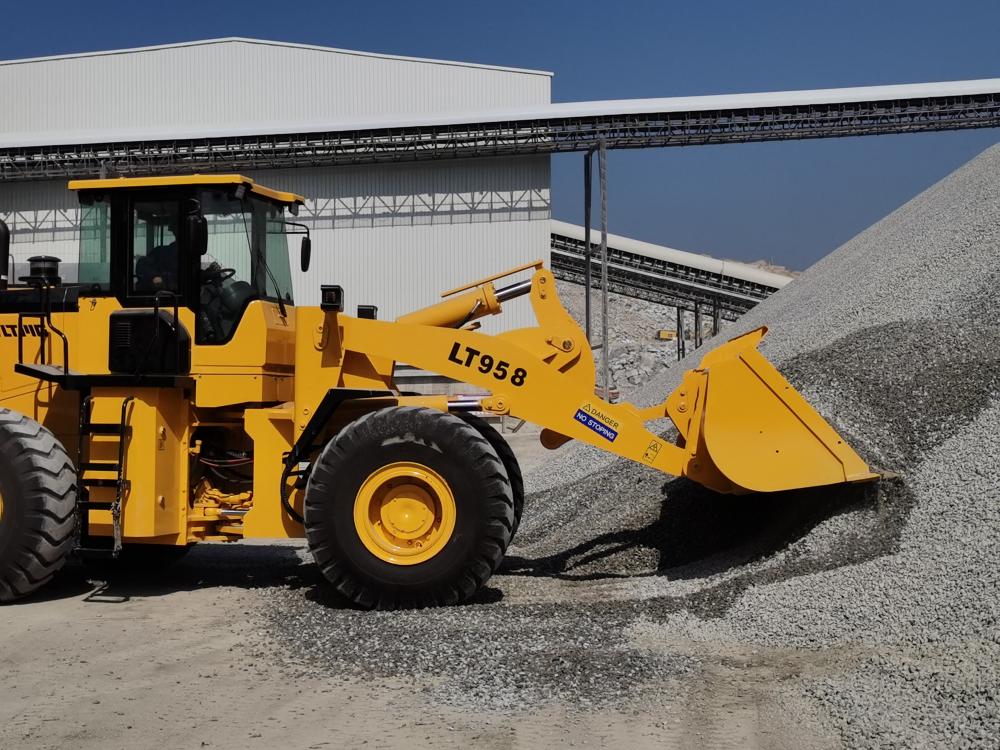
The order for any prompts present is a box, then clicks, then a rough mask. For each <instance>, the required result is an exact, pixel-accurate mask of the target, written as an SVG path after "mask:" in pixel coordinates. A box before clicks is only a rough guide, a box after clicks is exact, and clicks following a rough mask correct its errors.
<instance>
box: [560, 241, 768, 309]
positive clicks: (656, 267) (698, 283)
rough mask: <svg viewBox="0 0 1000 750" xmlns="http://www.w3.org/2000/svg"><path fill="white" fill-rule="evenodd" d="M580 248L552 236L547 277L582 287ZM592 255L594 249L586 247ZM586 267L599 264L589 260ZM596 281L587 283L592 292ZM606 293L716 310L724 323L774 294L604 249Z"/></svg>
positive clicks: (578, 244) (727, 278)
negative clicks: (588, 264) (589, 264)
mask: <svg viewBox="0 0 1000 750" xmlns="http://www.w3.org/2000/svg"><path fill="white" fill-rule="evenodd" d="M584 247H585V245H584V242H583V241H581V240H578V239H575V238H572V237H566V236H565V235H561V234H553V235H552V260H551V265H552V272H553V273H554V274H555V276H556V278H559V279H562V280H564V281H570V282H573V283H574V284H585V283H586V270H587V266H586V261H585V259H584ZM591 247H592V248H593V250H592V252H594V250H596V249H597V247H598V246H597V245H595V244H593V243H592V244H591ZM591 263H592V264H593V265H594V266H597V267H599V266H600V263H599V262H595V260H594V259H593V258H592V260H591ZM598 282H599V276H597V277H595V278H594V279H592V282H591V283H592V286H593V287H594V288H598ZM608 288H609V290H610V291H612V292H615V293H617V294H622V295H625V296H627V297H635V298H637V299H643V300H647V301H649V302H656V303H659V304H661V305H668V306H670V307H680V308H683V309H686V310H694V309H695V305H704V306H705V307H706V308H709V309H711V308H714V307H717V308H718V309H719V312H720V315H721V316H722V317H723V318H725V319H726V320H735V319H736V318H738V317H739V316H740V315H742V314H743V313H745V312H746V311H747V310H749V309H751V308H752V307H754V306H755V305H756V304H757V303H758V302H760V301H762V300H764V299H767V298H768V297H769V296H770V295H771V294H773V293H774V292H775V291H777V289H776V288H775V287H771V286H766V285H764V284H756V283H753V282H749V281H746V280H744V279H737V278H734V277H732V276H723V275H721V274H716V273H711V272H709V271H705V270H703V269H700V268H693V267H691V266H684V265H680V264H677V263H671V262H668V261H665V260H660V259H658V258H650V257H648V256H645V255H640V254H637V253H630V252H626V251H624V250H620V249H618V248H615V247H611V246H609V247H608Z"/></svg>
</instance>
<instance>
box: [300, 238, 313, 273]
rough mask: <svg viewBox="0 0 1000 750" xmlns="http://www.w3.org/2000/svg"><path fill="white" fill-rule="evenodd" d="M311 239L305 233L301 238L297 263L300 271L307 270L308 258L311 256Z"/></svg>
mask: <svg viewBox="0 0 1000 750" xmlns="http://www.w3.org/2000/svg"><path fill="white" fill-rule="evenodd" d="M312 247H313V243H312V239H311V238H310V237H309V235H308V234H307V235H306V236H305V237H303V238H302V249H301V250H300V251H299V265H300V266H301V267H302V273H305V272H306V271H308V270H309V260H310V258H312Z"/></svg>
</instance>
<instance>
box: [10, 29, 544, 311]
mask: <svg viewBox="0 0 1000 750" xmlns="http://www.w3.org/2000/svg"><path fill="white" fill-rule="evenodd" d="M0 92H2V93H3V97H4V100H5V101H6V102H8V105H9V106H7V107H4V108H3V109H0V147H8V146H53V147H55V146H60V145H62V144H67V143H74V144H79V143H115V142H128V141H134V140H140V139H148V138H150V137H155V138H158V139H169V138H170V137H171V134H172V133H175V132H177V133H181V132H186V133H192V132H201V133H205V134H206V135H207V134H209V133H211V134H215V135H217V134H225V133H226V132H228V131H233V132H240V133H253V132H256V129H259V130H260V132H276V131H279V130H283V131H286V132H308V131H309V129H310V127H318V126H321V127H322V128H324V129H331V127H338V128H339V127H344V128H349V127H353V126H362V125H370V124H372V123H378V124H380V125H383V126H384V125H385V124H386V123H390V124H391V123H398V124H400V125H401V126H402V125H405V124H406V123H407V122H408V121H413V120H419V118H421V117H424V118H426V117H430V116H440V115H442V114H448V113H453V112H470V111H483V112H489V111H496V110H510V109H514V108H523V107H532V106H539V105H541V106H545V105H548V104H549V103H550V100H551V95H550V94H551V74H550V73H547V72H540V71H532V70H519V69H514V68H502V67H494V66H485V65H473V64H466V63H457V62H448V61H440V60H424V59H416V58H408V57H396V56H390V55H381V54H371V53H366V52H353V51H346V50H339V49H331V48H325V47H316V46H307V45H300V44H289V43H281V42H270V41H261V40H253V39H237V38H232V39H218V40H209V41H201V42H191V43H184V44H172V45H165V46H158V47H147V48H141V49H131V50H118V51H108V52H95V53H86V54H74V55H64V56H59V57H47V58H36V59H29V60H11V61H5V62H0ZM224 171H230V170H224ZM94 176H97V175H94ZM109 176H113V175H109ZM249 176H251V177H253V178H255V179H256V180H258V181H259V182H261V183H263V184H265V185H267V186H269V187H274V188H278V189H282V190H288V191H292V192H296V193H299V194H301V195H303V196H305V197H306V205H305V208H304V209H303V210H302V211H301V213H300V215H299V218H298V221H301V222H303V223H305V224H307V225H308V226H309V228H310V229H311V231H312V235H313V262H312V267H311V269H310V271H309V272H308V273H307V274H298V263H297V257H295V254H294V253H293V258H292V262H293V272H294V273H296V274H298V275H297V277H296V279H295V282H294V284H295V298H296V302H298V303H299V304H317V303H318V296H319V295H318V293H319V285H320V284H321V283H336V284H340V285H342V286H343V287H344V289H345V294H346V301H347V309H348V311H350V312H353V311H354V307H355V305H357V304H375V305H377V306H378V307H379V317H381V318H384V319H391V318H394V317H396V316H397V315H400V314H402V313H404V312H407V311H409V310H412V309H415V308H417V307H420V306H423V305H426V304H431V303H433V302H434V301H435V300H436V299H438V293H439V292H441V291H443V290H445V289H449V288H452V287H455V286H458V285H459V284H462V283H464V282H468V281H472V280H475V279H477V278H481V277H484V276H488V275H491V274H493V273H496V272H498V271H501V270H504V269H506V268H508V267H512V266H515V265H520V264H522V263H526V262H529V261H531V260H535V259H538V258H541V259H544V260H546V261H547V260H548V258H549V252H550V233H549V219H550V198H549V157H548V156H547V155H532V156H518V157H507V158H504V157H500V158H478V159H463V160H454V161H446V160H438V161H422V162H410V163H398V164H396V163H387V164H372V165H363V166H336V167H298V168H290V169H282V170H269V171H258V172H250V173H249ZM0 218H2V219H3V220H4V221H6V222H7V224H8V225H9V227H10V229H11V232H12V251H13V256H14V259H15V261H17V262H19V263H20V262H23V261H24V260H25V259H26V258H28V257H29V256H31V255H37V254H46V255H55V256H57V257H60V258H61V259H62V260H63V261H65V262H66V263H68V264H75V261H76V256H77V242H78V232H79V227H78V225H79V210H78V208H77V205H76V196H75V195H74V194H72V193H71V192H70V191H68V190H67V189H66V180H65V179H52V180H23V181H13V182H3V181H0ZM291 247H292V248H293V249H294V248H295V247H297V243H295V242H292V243H291ZM531 320H532V318H531V312H530V309H529V308H528V306H527V304H526V303H520V304H516V305H513V306H512V307H511V310H510V311H509V312H508V313H505V315H504V316H503V320H502V323H503V325H502V327H503V328H509V327H513V326H521V325H526V324H529V323H530V321H531ZM496 323H500V321H496ZM497 327H498V326H497V325H496V324H494V325H492V326H491V328H493V329H494V330H495V329H496V328H497Z"/></svg>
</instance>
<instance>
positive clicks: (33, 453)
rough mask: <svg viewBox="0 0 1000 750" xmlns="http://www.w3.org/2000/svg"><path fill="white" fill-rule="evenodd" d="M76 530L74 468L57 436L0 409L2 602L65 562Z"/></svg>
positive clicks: (33, 585)
mask: <svg viewBox="0 0 1000 750" xmlns="http://www.w3.org/2000/svg"><path fill="white" fill-rule="evenodd" d="M75 529H76V471H75V470H74V468H73V463H72V461H70V459H69V456H68V455H67V454H66V449H65V448H64V447H63V445H62V443H60V442H59V441H58V440H57V439H56V437H55V435H53V434H52V433H51V432H49V431H48V430H47V429H45V428H44V427H42V425H40V424H38V422H36V421H34V420H33V419H29V418H28V417H26V416H24V415H23V414H18V413H17V412H14V411H11V410H9V409H0V602H9V601H12V600H14V599H17V598H19V597H22V596H25V595H26V594H30V593H31V592H32V591H35V590H36V589H38V588H40V587H41V586H42V585H44V584H45V583H47V582H48V581H49V580H50V579H51V578H52V576H54V575H55V574H56V571H58V570H59V569H60V568H61V567H62V566H63V563H65V562H66V557H67V555H69V553H70V551H71V550H72V548H73V535H74V531H75Z"/></svg>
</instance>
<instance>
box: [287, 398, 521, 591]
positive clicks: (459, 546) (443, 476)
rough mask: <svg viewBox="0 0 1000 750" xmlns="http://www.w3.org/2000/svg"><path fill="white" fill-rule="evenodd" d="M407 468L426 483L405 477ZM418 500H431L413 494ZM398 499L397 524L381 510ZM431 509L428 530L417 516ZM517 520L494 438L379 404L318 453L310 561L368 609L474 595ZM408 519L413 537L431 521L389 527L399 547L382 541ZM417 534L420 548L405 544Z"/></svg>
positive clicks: (311, 493)
mask: <svg viewBox="0 0 1000 750" xmlns="http://www.w3.org/2000/svg"><path fill="white" fill-rule="evenodd" d="M400 467H402V468H400ZM412 467H417V468H416V469H412ZM411 469H412V471H411ZM407 471H410V472H411V474H412V476H415V477H424V478H426V479H427V481H426V482H425V481H424V480H423V479H410V478H407V477H402V478H401V476H402V475H401V474H400V473H399V472H404V473H405V472H407ZM393 472H396V474H393ZM383 476H385V477H387V478H386V479H385V480H384V481H383V479H382V477H383ZM380 483H381V484H380ZM372 487H375V488H376V489H375V490H372V489H371V488H372ZM400 488H402V490H400ZM414 488H416V489H414ZM420 497H422V498H424V502H425V505H420V504H419V503H416V502H415V501H414V500H413V499H412V498H420ZM395 498H402V500H398V499H395ZM396 502H400V504H401V506H403V507H402V513H401V515H400V516H398V517H395V518H397V520H401V521H402V523H401V524H399V525H398V526H393V516H392V512H393V511H391V510H389V511H385V512H388V513H389V515H388V516H387V515H385V513H381V515H380V511H379V510H378V509H379V508H383V509H385V508H390V509H391V508H393V507H396V508H397V509H398V508H399V506H393V503H396ZM414 508H417V511H414V510H413V509H414ZM425 508H430V509H431V510H426V509H425ZM373 509H374V510H373ZM449 509H450V510H449ZM435 514H436V515H435ZM424 516H426V517H428V518H433V519H434V520H433V522H431V521H428V522H427V523H428V524H429V525H428V526H426V527H424V526H419V524H418V523H417V521H419V520H420V518H422V517H424ZM372 519H374V520H372ZM413 519H417V521H413ZM442 519H444V520H442ZM513 520H514V501H513V498H512V496H511V488H510V482H509V480H508V477H507V472H506V470H505V469H504V466H503V463H502V462H501V460H500V459H499V457H498V456H497V454H496V451H495V450H494V449H493V447H492V446H491V445H490V443H489V442H488V441H487V440H486V439H485V438H484V437H483V436H482V435H480V434H479V433H478V432H477V431H476V430H475V429H474V428H473V427H471V426H470V425H469V424H467V423H465V422H463V421H462V420H461V419H459V418H458V417H455V416H452V415H450V414H446V413H444V412H439V411H434V410H432V409H425V408H422V407H412V406H409V407H391V408H387V409H381V410H379V411H375V412H371V413H369V414H366V415H364V416H363V417H361V418H360V419H358V420H356V421H354V422H352V423H351V424H349V425H347V426H346V427H345V428H344V429H343V430H341V432H340V433H339V434H338V435H337V436H336V437H335V438H334V439H333V440H331V441H330V442H329V443H328V444H327V446H326V448H324V449H323V452H322V453H321V454H320V456H319V458H317V459H316V462H315V463H314V464H313V467H312V471H311V473H310V477H309V483H308V485H307V487H306V496H305V528H306V536H307V538H308V540H309V549H310V551H311V552H312V555H313V558H314V559H315V560H316V564H317V565H318V566H319V568H320V570H321V571H322V572H323V575H324V576H326V578H327V580H329V581H330V583H331V584H332V585H333V587H334V588H335V589H336V590H337V591H338V592H340V593H341V594H342V595H343V596H345V597H346V598H348V599H349V600H350V601H352V602H353V603H354V604H356V605H358V606H361V607H366V608H379V609H397V608H410V607H425V606H435V605H449V604H457V603H458V602H461V601H464V600H466V599H468V598H469V597H471V596H472V595H473V594H475V593H476V591H478V590H479V589H480V588H482V586H483V585H484V584H485V583H486V581H487V580H488V579H489V577H490V576H491V575H492V574H493V572H494V571H495V570H496V569H497V567H499V565H500V562H501V560H502V559H503V556H504V553H505V552H506V550H507V545H508V544H509V543H510V536H511V525H512V523H513ZM410 521H413V523H414V525H413V527H412V529H410V530H411V531H413V534H414V535H416V534H422V533H423V529H424V528H426V529H428V531H427V533H426V536H419V537H417V536H414V537H413V538H410V539H406V538H402V539H397V538H396V537H395V536H393V535H392V534H387V536H388V537H389V538H390V540H396V541H399V543H400V545H401V547H398V548H395V549H396V550H397V552H398V554H396V553H393V552H391V551H386V550H385V549H381V548H380V547H378V544H379V543H380V542H381V543H383V544H384V543H385V539H382V538H379V537H378V534H379V533H382V534H386V531H387V530H389V529H393V530H395V531H397V532H399V533H400V534H403V536H404V537H405V534H406V533H407V531H408V530H407V529H406V528H403V527H405V526H406V524H407V523H409V522H410ZM418 526H419V527H418ZM400 529H402V531H400ZM425 540H426V541H425ZM414 541H416V542H418V544H417V547H418V548H419V549H406V545H407V544H413V543H414ZM425 543H426V547H424V544H425ZM399 550H402V551H401V552H399ZM400 555H402V556H400ZM405 555H412V556H411V557H406V556H405Z"/></svg>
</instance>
